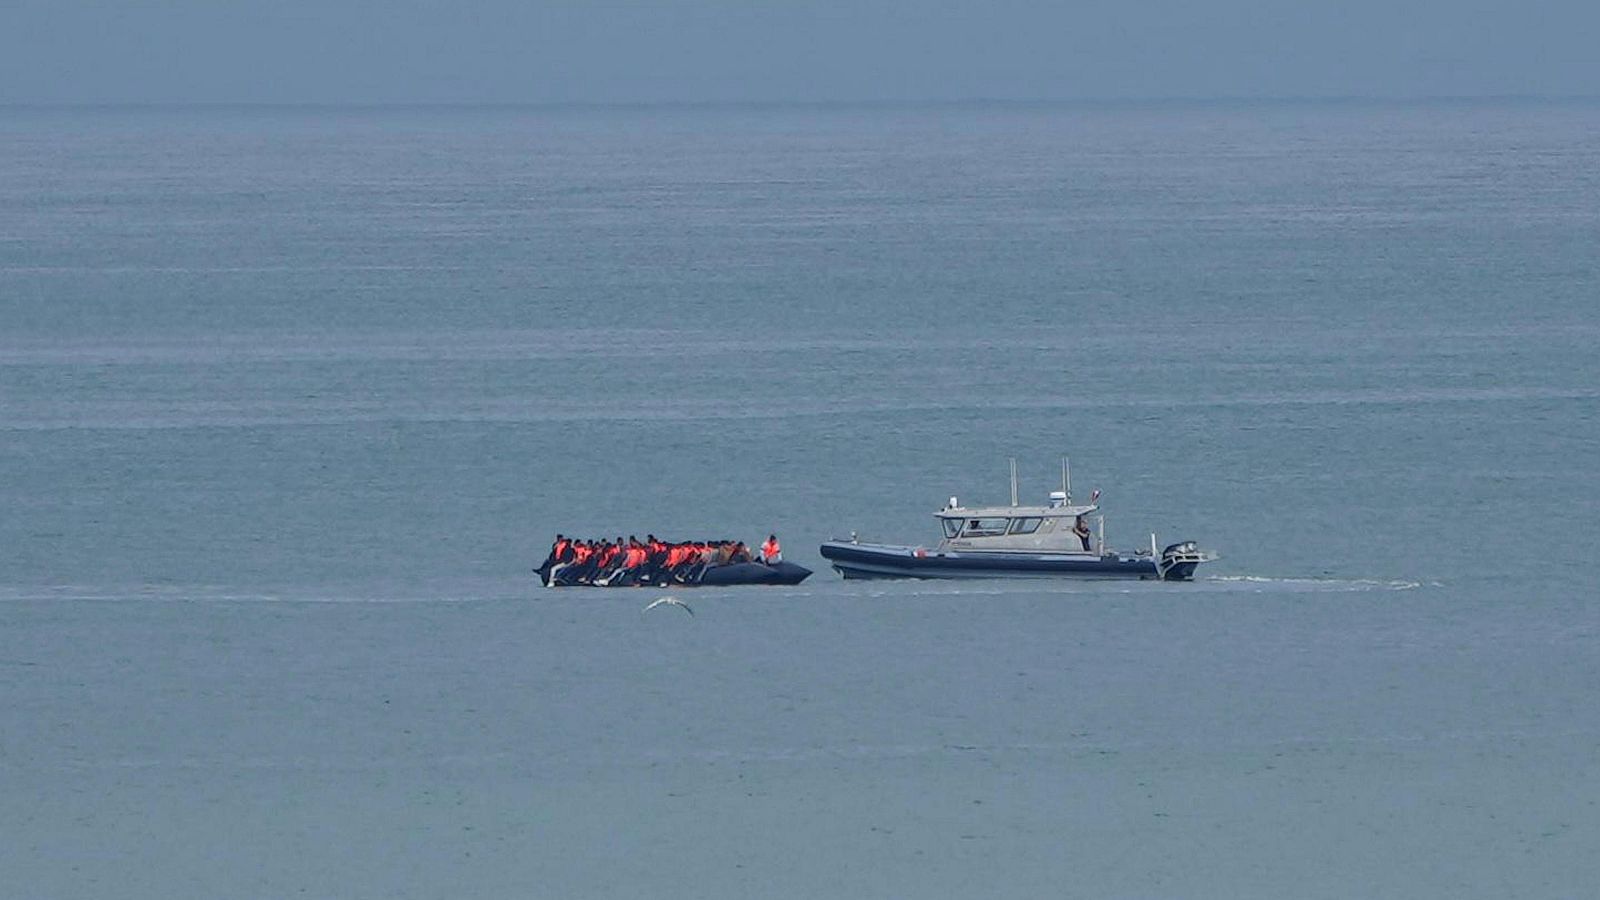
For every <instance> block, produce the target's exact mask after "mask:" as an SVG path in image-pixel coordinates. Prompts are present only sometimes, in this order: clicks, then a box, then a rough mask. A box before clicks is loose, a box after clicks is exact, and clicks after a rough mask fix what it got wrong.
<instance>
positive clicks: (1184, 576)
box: [1156, 541, 1211, 581]
mask: <svg viewBox="0 0 1600 900" xmlns="http://www.w3.org/2000/svg"><path fill="white" fill-rule="evenodd" d="M1210 558H1211V557H1210V556H1209V555H1208V554H1206V553H1205V552H1203V551H1202V550H1201V549H1200V548H1199V547H1196V546H1195V543H1194V541H1179V542H1178V543H1176V544H1168V545H1167V548H1166V549H1165V550H1162V551H1161V560H1160V561H1159V562H1157V563H1156V574H1158V575H1160V576H1161V580H1162V581H1188V580H1189V579H1191V578H1193V577H1194V570H1195V567H1196V566H1198V565H1200V564H1201V563H1203V562H1205V561H1206V560H1208V559H1210Z"/></svg>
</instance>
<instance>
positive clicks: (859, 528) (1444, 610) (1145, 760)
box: [0, 100, 1600, 900]
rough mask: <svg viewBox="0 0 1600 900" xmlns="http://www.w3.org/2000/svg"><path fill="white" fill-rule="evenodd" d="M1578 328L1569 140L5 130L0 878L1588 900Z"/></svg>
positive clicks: (1383, 125) (1236, 125) (1581, 155)
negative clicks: (904, 571) (706, 546)
mask: <svg viewBox="0 0 1600 900" xmlns="http://www.w3.org/2000/svg"><path fill="white" fill-rule="evenodd" d="M1597 346H1600V103H1597V102H1594V101H1582V100H1574V101H1539V100H1485V101H1405V102H1399V101H1396V102H1377V101H1372V102H1366V101H1326V102H1320V101H1281V102H1234V101H1218V102H1198V101H1197V102H1169V103H1100V104H1097V103H1080V104H993V103H991V104H981V103H970V104H923V105H917V104H906V105H892V104H885V105H872V104H869V105H828V104H820V105H729V106H716V105H709V106H696V105H678V106H671V105H668V106H611V107H585V106H552V107H416V108H409V107H385V108H363V107H240V108H235V107H223V106H219V107H187V108H185V107H172V108H165V107H142V108H123V107H107V108H90V107H78V108H48V107H37V108H27V107H8V108H4V109H0V873H3V875H0V882H3V886H0V895H4V896H6V897H16V898H105V897H117V898H163V900H172V898H206V900H210V898H217V897H262V898H281V897H297V896H308V897H323V898H546V897H548V898H580V897H583V898H588V897H594V898H696V900H714V898H746V897H828V898H902V897H907V898H909V897H915V898H945V897H948V898H973V897H1004V898H1059V897H1082V898H1155V897H1182V898H1284V897H1297V898H1406V900H1415V898H1435V897H1436V898H1451V900H1460V898H1496V900H1499V898H1521V897H1530V898H1580V897H1592V896H1594V895H1595V892H1596V890H1597V885H1600V590H1597V587H1600V579H1597V576H1596V571H1597V560H1600V513H1597V510H1600V350H1597ZM1063 458H1070V462H1071V471H1072V479H1073V490H1074V495H1075V497H1076V498H1078V499H1082V498H1084V497H1085V496H1086V495H1087V494H1088V493H1089V492H1090V491H1092V490H1096V489H1098V490H1100V491H1101V492H1102V495H1101V498H1100V504H1101V506H1102V508H1103V510H1104V513H1105V517H1106V540H1107V542H1108V543H1109V544H1111V545H1112V546H1115V547H1120V548H1125V549H1130V550H1131V549H1136V548H1139V547H1146V546H1149V544H1150V542H1151V535H1152V534H1154V535H1156V536H1157V537H1156V540H1158V541H1160V542H1161V543H1162V544H1166V543H1170V542H1172V541H1176V540H1179V539H1192V540H1195V541H1197V542H1199V543H1200V544H1201V546H1202V547H1204V548H1206V549H1209V550H1212V551H1214V552H1216V553H1217V554H1219V556H1220V558H1219V559H1218V560H1217V561H1215V562H1212V563H1209V564H1207V565H1205V566H1203V567H1202V568H1201V570H1200V572H1199V575H1198V577H1197V578H1196V580H1195V581H1194V582H1193V583H1188V584H1162V583H1153V582H1138V581H1070V582H1069V581H973V582H918V581H868V582H861V581H848V582H847V581H844V580H843V579H841V578H840V577H839V576H838V575H837V574H836V573H835V572H833V571H832V570H830V569H829V568H828V566H827V565H826V563H825V561H824V560H823V559H822V558H821V556H820V555H819V553H818V549H817V548H818V545H819V543H820V542H821V541H823V540H826V539H828V538H830V537H834V536H841V537H842V536H846V535H849V534H851V533H855V534H857V535H859V536H860V539H862V540H882V541H888V542H896V543H912V544H915V543H918V542H922V543H925V544H928V545H930V546H931V545H932V544H933V543H934V542H935V541H936V540H937V528H936V523H935V521H934V520H933V518H932V516H931V514H932V513H933V512H934V511H936V510H937V509H939V508H940V507H941V506H942V505H943V504H944V503H945V502H947V501H948V499H949V498H950V497H952V496H956V497H959V498H960V500H961V501H962V502H963V503H1005V502H1008V500H1009V491H1010V488H1009V475H1010V460H1012V459H1015V460H1017V465H1018V469H1019V482H1020V484H1019V487H1020V493H1021V496H1022V499H1023V502H1040V501H1042V500H1043V498H1044V497H1045V495H1046V493H1047V492H1048V491H1050V490H1052V489H1055V488H1058V487H1059V481H1060V470H1061V461H1062V459H1063ZM557 532H562V533H565V534H568V535H579V536H593V537H614V536H616V535H624V536H626V535H640V536H643V535H644V534H646V533H647V532H649V533H654V534H656V535H659V536H663V537H667V538H672V539H688V538H710V539H718V538H735V539H740V540H745V541H747V542H752V543H755V542H759V541H760V540H761V539H763V538H765V537H766V535H767V534H769V533H776V534H777V535H778V537H779V539H780V540H781V541H782V543H783V547H784V554H785V556H786V558H787V559H789V560H790V561H793V562H797V563H800V564H802V565H805V566H808V567H810V568H812V569H814V570H815V574H814V575H813V576H811V578H810V579H809V580H807V581H806V582H805V583H803V584H801V585H799V586H798V587H792V588H755V587H745V588H738V587H735V588H722V589H710V588H706V589H699V590H683V591H679V592H674V593H673V594H672V596H675V597H677V598H679V599H681V600H683V601H685V602H686V603H688V605H689V607H690V608H691V609H692V615H691V614H689V613H688V612H686V611H684V610H682V609H680V608H676V607H674V606H670V605H662V606H658V607H656V608H654V609H651V610H649V611H648V612H646V611H645V610H644V607H645V606H646V605H647V604H649V603H650V602H651V601H652V600H654V599H656V598H657V597H659V596H662V595H664V593H665V592H664V591H663V590H662V589H659V588H657V589H616V590H584V589H560V590H550V589H545V588H542V587H540V586H539V584H538V583H537V581H536V580H535V578H534V576H533V574H532V573H531V571H530V570H531V569H532V568H533V567H534V566H536V565H538V564H539V563H540V562H541V560H542V559H543V558H544V556H545V554H546V552H547V551H548V549H549V546H550V543H551V540H552V539H553V537H554V536H555V534H556V533H557Z"/></svg>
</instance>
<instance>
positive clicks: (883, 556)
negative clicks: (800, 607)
mask: <svg viewBox="0 0 1600 900" xmlns="http://www.w3.org/2000/svg"><path fill="white" fill-rule="evenodd" d="M1099 499H1100V492H1099V491H1098V490H1097V491H1095V492H1094V494H1093V495H1092V496H1091V497H1090V498H1089V502H1088V504H1086V505H1075V504H1073V502H1072V481H1071V475H1070V469H1069V468H1068V467H1067V464H1066V462H1065V461H1064V460H1063V462H1062V476H1061V490H1059V491H1051V492H1050V498H1049V503H1048V504H1047V505H1045V506H1019V505H1017V464H1016V461H1015V460H1012V462H1011V505H1010V506H975V507H970V508H969V507H965V506H962V505H961V504H960V502H959V501H958V500H957V499H956V498H955V497H951V498H950V502H949V503H948V504H946V505H945V507H944V508H943V509H941V510H939V511H938V512H937V513H934V516H935V517H936V518H937V519H938V520H939V525H940V528H941V529H942V530H943V532H944V536H943V539H941V540H940V541H939V543H938V545H937V546H935V547H932V548H927V547H921V546H915V547H913V546H906V545H900V544H874V543H865V542H862V541H860V540H858V539H857V538H856V536H855V534H854V533H852V534H851V535H850V539H849V540H847V541H841V540H831V541H827V542H826V543H824V544H823V545H822V548H821V549H822V555H823V557H824V558H826V559H827V560H828V561H829V562H830V563H832V564H833V568H834V570H835V571H837V572H838V573H839V574H840V575H842V576H844V577H845V578H1051V577H1063V576H1065V577H1079V578H1143V579H1152V580H1161V581H1188V580H1190V579H1192V578H1193V577H1194V571H1195V569H1196V568H1197V567H1198V566H1199V565H1200V564H1201V563H1203V562H1209V561H1211V560H1213V559H1216V555H1215V554H1212V553H1209V552H1206V551H1204V550H1201V549H1200V548H1198V547H1197V546H1195V543H1194V541H1187V540H1186V541H1180V542H1178V543H1176V544H1168V545H1167V546H1166V547H1165V548H1164V549H1161V550H1157V547H1158V543H1157V541H1156V536H1155V535H1154V534H1152V535H1150V546H1149V548H1148V549H1141V550H1136V551H1132V552H1127V553H1123V552H1117V551H1114V550H1109V549H1107V548H1106V540H1105V524H1106V523H1105V516H1104V515H1102V514H1100V507H1099V505H1098V501H1099ZM1091 523H1092V524H1091Z"/></svg>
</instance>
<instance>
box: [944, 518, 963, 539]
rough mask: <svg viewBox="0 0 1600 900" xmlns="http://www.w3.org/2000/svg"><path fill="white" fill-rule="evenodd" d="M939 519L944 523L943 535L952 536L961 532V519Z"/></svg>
mask: <svg viewBox="0 0 1600 900" xmlns="http://www.w3.org/2000/svg"><path fill="white" fill-rule="evenodd" d="M939 521H941V522H943V523H944V536H945V537H947V538H953V537H955V536H956V535H958V534H960V533H961V520H960V519H940V520H939Z"/></svg>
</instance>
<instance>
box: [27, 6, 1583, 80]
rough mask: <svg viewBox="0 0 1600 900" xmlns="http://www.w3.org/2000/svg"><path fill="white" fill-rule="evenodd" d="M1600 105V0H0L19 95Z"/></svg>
mask: <svg viewBox="0 0 1600 900" xmlns="http://www.w3.org/2000/svg"><path fill="white" fill-rule="evenodd" d="M1498 94H1550V95H1595V94H1600V0H1460V2H1425V0H1387V2H1374V0H1302V2H1294V0H1277V2H1269V0H1212V2H1206V0H1154V2H1147V0H1089V2H1072V0H1063V2H1046V0H988V2H977V0H927V2H916V3H913V2H898V0H853V2H845V0H811V2H807V0H792V2H772V0H743V2H732V0H662V2H653V3H652V2H626V3H617V2H579V0H522V2H516V0H456V2H442V0H440V2H435V0H275V2H266V0H125V2H114V0H104V2H89V0H0V103H100V102H153V103H163V102H281V103H299V102H312V103H346V102H356V103H365V102H376V103H404V102H491V103H492V102H512V103H519V102H552V101H554V102H588V101H602V102H611V101H658V100H685V101H697V100H706V101H725V100H893V99H967V98H1005V99H1071V98H1129V97H1138V98H1146V97H1282V96H1352V95H1354V96H1384V97H1407V96H1440V95H1449V96H1457V95H1498Z"/></svg>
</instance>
